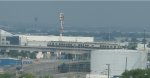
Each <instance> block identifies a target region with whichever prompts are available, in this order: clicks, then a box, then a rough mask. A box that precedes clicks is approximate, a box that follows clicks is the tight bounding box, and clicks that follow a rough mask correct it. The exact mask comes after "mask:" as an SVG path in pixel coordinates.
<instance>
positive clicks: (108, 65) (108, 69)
mask: <svg viewBox="0 0 150 78" xmlns="http://www.w3.org/2000/svg"><path fill="white" fill-rule="evenodd" d="M106 65H107V67H108V68H107V71H108V74H107V76H108V78H109V71H110V64H106Z"/></svg>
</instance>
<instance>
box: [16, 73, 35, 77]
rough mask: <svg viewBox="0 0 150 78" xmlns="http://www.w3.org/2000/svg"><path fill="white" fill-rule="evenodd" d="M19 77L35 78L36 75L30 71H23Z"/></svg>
mask: <svg viewBox="0 0 150 78" xmlns="http://www.w3.org/2000/svg"><path fill="white" fill-rule="evenodd" d="M19 78H35V76H33V75H32V74H30V73H23V74H22V75H21V76H20V77H19Z"/></svg>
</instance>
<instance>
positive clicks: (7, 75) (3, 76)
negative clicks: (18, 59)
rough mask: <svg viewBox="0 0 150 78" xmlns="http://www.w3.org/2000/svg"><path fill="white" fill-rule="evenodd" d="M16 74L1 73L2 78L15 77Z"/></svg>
mask: <svg viewBox="0 0 150 78" xmlns="http://www.w3.org/2000/svg"><path fill="white" fill-rule="evenodd" d="M14 77H15V75H14V74H10V73H2V74H0V78H14Z"/></svg>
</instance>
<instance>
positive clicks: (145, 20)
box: [0, 1, 150, 31]
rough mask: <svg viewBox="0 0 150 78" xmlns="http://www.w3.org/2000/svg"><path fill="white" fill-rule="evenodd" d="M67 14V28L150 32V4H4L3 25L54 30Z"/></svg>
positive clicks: (0, 18)
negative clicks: (35, 24) (38, 25)
mask: <svg viewBox="0 0 150 78" xmlns="http://www.w3.org/2000/svg"><path fill="white" fill-rule="evenodd" d="M60 12H63V13H64V16H65V19H64V23H65V25H64V26H66V27H69V26H70V27H85V29H87V28H86V27H98V26H99V27H110V28H112V29H117V30H120V31H143V29H144V28H146V29H147V31H149V30H148V29H149V28H150V1H1V2H0V21H6V22H16V23H20V22H23V23H32V22H34V17H38V22H40V23H44V24H48V25H50V26H53V25H57V24H58V23H59V13H60Z"/></svg>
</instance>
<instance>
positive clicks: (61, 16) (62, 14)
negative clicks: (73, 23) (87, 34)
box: [59, 13, 64, 41]
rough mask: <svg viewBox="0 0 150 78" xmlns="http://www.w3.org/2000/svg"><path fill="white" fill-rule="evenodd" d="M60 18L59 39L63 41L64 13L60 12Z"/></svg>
mask: <svg viewBox="0 0 150 78" xmlns="http://www.w3.org/2000/svg"><path fill="white" fill-rule="evenodd" d="M59 19H60V36H59V41H62V33H63V20H64V13H60V15H59Z"/></svg>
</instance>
